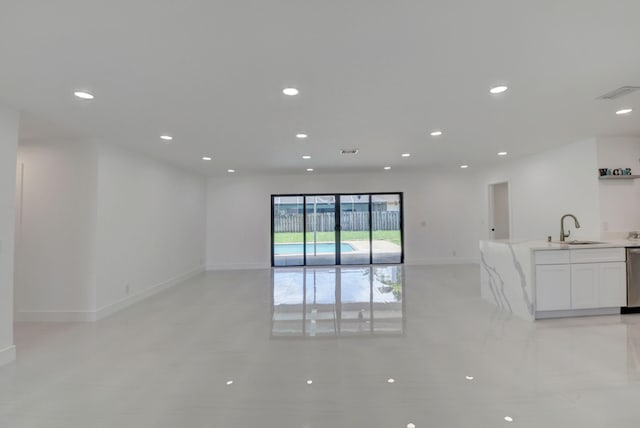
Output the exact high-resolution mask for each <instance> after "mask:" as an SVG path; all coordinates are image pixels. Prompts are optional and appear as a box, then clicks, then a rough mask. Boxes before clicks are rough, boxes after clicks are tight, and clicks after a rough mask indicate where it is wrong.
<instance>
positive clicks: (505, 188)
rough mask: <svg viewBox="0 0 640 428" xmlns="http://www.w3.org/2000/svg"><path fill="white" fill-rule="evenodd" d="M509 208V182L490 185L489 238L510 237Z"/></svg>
mask: <svg viewBox="0 0 640 428" xmlns="http://www.w3.org/2000/svg"><path fill="white" fill-rule="evenodd" d="M510 218H511V216H510V209H509V183H508V182H506V181H505V182H502V183H493V184H490V185H489V239H509V238H510V237H511V220H510Z"/></svg>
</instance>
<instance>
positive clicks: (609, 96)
mask: <svg viewBox="0 0 640 428" xmlns="http://www.w3.org/2000/svg"><path fill="white" fill-rule="evenodd" d="M638 89H640V86H621V87H619V88H618V89H614V90H613V91H611V92H607V93H606V94H604V95H600V96H599V97H598V98H596V99H597V100H615V99H617V98H620V97H623V96H625V95H629V94H630V93H632V92H635V91H637V90H638Z"/></svg>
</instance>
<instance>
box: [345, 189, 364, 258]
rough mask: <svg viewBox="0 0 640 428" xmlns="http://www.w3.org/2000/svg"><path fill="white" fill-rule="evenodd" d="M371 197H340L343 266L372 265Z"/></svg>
mask: <svg viewBox="0 0 640 428" xmlns="http://www.w3.org/2000/svg"><path fill="white" fill-rule="evenodd" d="M369 200H370V197H369V195H340V244H341V248H340V249H341V250H342V251H341V252H340V256H341V257H340V260H341V264H343V265H368V264H370V263H371V233H370V232H371V226H370V219H371V216H370V213H369Z"/></svg>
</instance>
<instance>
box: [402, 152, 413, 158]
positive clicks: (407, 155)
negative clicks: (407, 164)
mask: <svg viewBox="0 0 640 428" xmlns="http://www.w3.org/2000/svg"><path fill="white" fill-rule="evenodd" d="M409 156H411V153H403V154H402V157H403V158H408V157H409Z"/></svg>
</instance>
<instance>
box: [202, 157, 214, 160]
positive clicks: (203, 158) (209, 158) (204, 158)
mask: <svg viewBox="0 0 640 428" xmlns="http://www.w3.org/2000/svg"><path fill="white" fill-rule="evenodd" d="M211 159H213V158H211V157H209V156H202V160H211Z"/></svg>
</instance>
